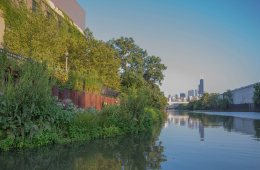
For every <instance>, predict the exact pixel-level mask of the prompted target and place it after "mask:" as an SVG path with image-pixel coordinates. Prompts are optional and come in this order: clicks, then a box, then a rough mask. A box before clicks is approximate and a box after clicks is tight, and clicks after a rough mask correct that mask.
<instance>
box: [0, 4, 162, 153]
mask: <svg viewBox="0 0 260 170" xmlns="http://www.w3.org/2000/svg"><path fill="white" fill-rule="evenodd" d="M13 2H14V1H13V0H11V1H0V9H2V10H3V12H4V18H5V22H6V30H5V35H4V47H5V48H6V49H7V50H9V51H12V52H15V53H18V54H22V55H24V56H30V57H31V58H32V60H26V61H25V62H24V61H14V60H10V59H7V58H6V57H5V56H0V58H1V59H0V60H1V62H0V77H1V79H0V80H1V84H0V148H1V149H2V150H8V149H11V148H23V147H34V146H41V145H45V144H51V143H64V142H72V141H79V140H89V139H95V138H105V137H113V136H116V135H126V134H139V133H140V132H143V131H149V130H151V129H152V127H153V126H154V125H155V124H160V123H161V122H162V121H163V120H164V118H165V117H164V116H165V115H164V113H163V112H162V110H163V109H164V108H165V106H166V104H167V100H166V98H165V97H164V94H163V93H162V92H161V91H160V87H159V85H161V82H162V80H163V78H164V75H163V71H164V70H165V69H166V67H165V65H164V64H162V63H161V59H160V58H159V57H156V56H148V54H147V52H146V51H145V50H143V49H141V48H140V47H139V46H138V45H136V44H135V42H134V40H133V39H132V38H120V39H118V40H111V41H110V42H108V43H104V42H102V41H98V40H96V39H95V38H94V37H93V34H92V32H91V31H90V30H89V29H86V30H85V32H84V34H85V35H83V34H81V33H80V32H79V30H77V29H76V28H75V27H74V26H73V25H72V24H71V23H70V20H69V19H68V18H66V17H65V18H61V17H60V16H58V15H57V14H55V12H54V11H52V10H51V9H49V8H47V11H42V10H40V8H41V7H42V5H43V4H38V9H37V10H36V11H34V12H32V11H30V10H29V9H28V8H27V7H26V4H25V3H24V1H21V3H20V5H19V6H18V5H16V3H13ZM50 37H51V38H50ZM66 52H68V56H67V57H68V61H69V62H68V69H69V71H68V72H66V71H65V60H66V55H65V54H66ZM119 70H121V72H120V71H119ZM2 80H5V81H2ZM53 83H56V84H59V86H60V87H64V88H69V89H75V90H78V91H83V90H85V91H91V92H95V93H100V92H101V89H102V88H103V87H106V88H110V89H113V90H115V91H118V92H121V93H120V96H119V97H120V105H117V106H107V107H105V108H104V109H103V110H102V111H95V110H81V109H78V108H75V107H74V106H72V107H63V105H62V104H61V103H59V102H58V101H56V100H55V99H53V98H52V97H51V87H52V85H53Z"/></svg>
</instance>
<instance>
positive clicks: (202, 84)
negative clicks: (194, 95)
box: [198, 79, 204, 96]
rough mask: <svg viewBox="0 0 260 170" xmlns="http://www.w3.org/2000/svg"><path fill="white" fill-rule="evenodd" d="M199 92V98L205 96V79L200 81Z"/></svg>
mask: <svg viewBox="0 0 260 170" xmlns="http://www.w3.org/2000/svg"><path fill="white" fill-rule="evenodd" d="M198 90H199V96H202V95H203V94H204V79H200V84H199V89H198Z"/></svg>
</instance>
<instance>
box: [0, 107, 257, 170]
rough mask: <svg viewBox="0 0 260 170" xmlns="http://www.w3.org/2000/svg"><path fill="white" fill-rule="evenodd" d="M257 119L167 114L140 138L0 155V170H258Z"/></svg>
mask: <svg viewBox="0 0 260 170" xmlns="http://www.w3.org/2000/svg"><path fill="white" fill-rule="evenodd" d="M259 115H260V113H224V112H223V113H214V112H210V113H186V112H175V111H170V112H169V113H168V120H167V121H166V123H165V124H164V125H163V127H158V128H155V129H154V130H153V131H152V132H151V133H146V134H144V135H141V136H136V137H135V136H129V137H121V138H115V139H106V140H96V141H92V142H88V143H78V144H73V145H59V146H51V147H43V148H39V149H34V150H25V151H22V152H9V153H0V169H1V170H2V169H3V170H5V169H7V170H9V169H10V170H11V169H25V170H27V169H28V170H31V169H43V170H45V169H50V170H67V169H75V170H83V169H93V170H94V169H95V170H96V169H99V170H103V169H104V170H110V169H111V170H117V169H119V170H120V169H125V170H127V169H131V170H132V169H133V170H135V169H138V170H139V169H140V170H142V169H169V170H175V169H177V170H178V169H179V170H186V169H187V170H189V169H191V170H194V169H198V170H204V169H205V170H215V169H216V170H232V169H234V170H259V169H260V116H259Z"/></svg>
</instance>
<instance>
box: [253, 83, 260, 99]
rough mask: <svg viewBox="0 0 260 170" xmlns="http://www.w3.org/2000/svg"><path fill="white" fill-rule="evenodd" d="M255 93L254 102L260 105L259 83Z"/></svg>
mask: <svg viewBox="0 0 260 170" xmlns="http://www.w3.org/2000/svg"><path fill="white" fill-rule="evenodd" d="M254 88H255V92H254V97H253V99H254V102H255V104H260V83H257V84H256V85H255V86H254Z"/></svg>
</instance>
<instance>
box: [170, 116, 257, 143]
mask: <svg viewBox="0 0 260 170" xmlns="http://www.w3.org/2000/svg"><path fill="white" fill-rule="evenodd" d="M171 123H173V124H174V125H177V126H187V127H188V128H190V129H198V131H199V135H200V140H201V141H204V138H205V132H204V128H209V127H210V128H215V127H223V128H224V129H225V130H226V131H228V132H231V131H232V132H239V133H242V134H248V135H253V136H254V137H256V138H257V140H259V139H260V120H254V119H251V118H241V117H233V116H223V115H212V114H204V113H188V112H178V111H171V112H169V113H168V121H167V122H166V123H165V127H167V126H168V125H169V124H171Z"/></svg>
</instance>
